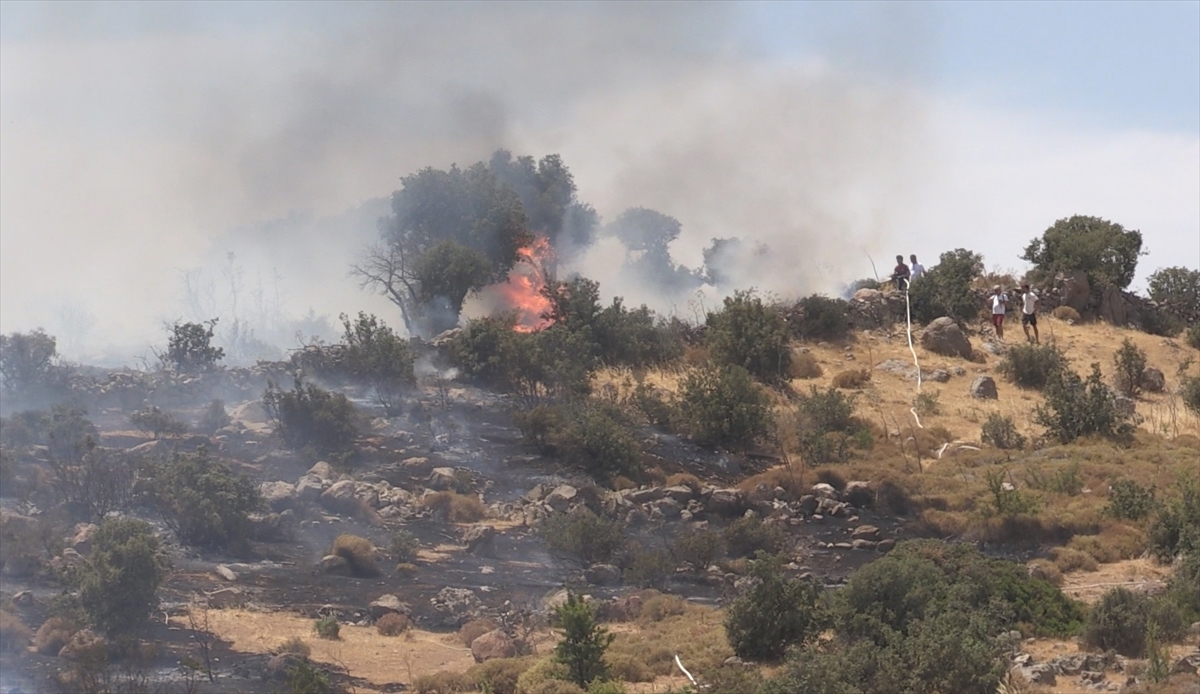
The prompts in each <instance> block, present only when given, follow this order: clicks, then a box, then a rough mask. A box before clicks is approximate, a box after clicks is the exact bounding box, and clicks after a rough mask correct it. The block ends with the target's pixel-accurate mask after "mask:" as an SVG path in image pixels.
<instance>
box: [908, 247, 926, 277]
mask: <svg viewBox="0 0 1200 694" xmlns="http://www.w3.org/2000/svg"><path fill="white" fill-rule="evenodd" d="M908 259H909V260H911V261H912V268H911V269H910V270H909V272H910V273H911V274H910V275H909V278H908V281H909V283H910V284H911V283H913V282H916V281H917V278H918V277H920V276H921V275H924V274H925V266H924V265H922V264H920V263H918V262H917V256H916V254H915V253H914V254H913V255H910V256H908Z"/></svg>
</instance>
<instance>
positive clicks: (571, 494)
mask: <svg viewBox="0 0 1200 694" xmlns="http://www.w3.org/2000/svg"><path fill="white" fill-rule="evenodd" d="M578 498H579V490H578V489H576V488H575V487H572V486H571V485H569V484H560V485H558V486H557V487H555V488H554V491H552V492H550V493H549V494H547V495H546V504H547V505H548V506H549V507H550V508H552V509H554V510H555V511H560V512H561V511H566V510H567V509H568V508H570V507H571V504H573V503H574V502H575V501H576V500H577V499H578Z"/></svg>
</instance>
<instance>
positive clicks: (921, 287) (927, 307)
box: [908, 248, 983, 323]
mask: <svg viewBox="0 0 1200 694" xmlns="http://www.w3.org/2000/svg"><path fill="white" fill-rule="evenodd" d="M981 272H983V257H982V256H980V255H979V254H978V253H972V252H971V251H968V250H966V249H964V248H956V249H954V250H952V251H947V252H945V253H943V254H942V255H941V257H940V258H939V259H938V264H937V265H934V266H933V267H931V268H928V269H927V270H926V271H925V274H924V275H921V281H919V282H913V284H912V286H910V287H909V289H908V298H909V303H910V306H911V310H912V317H913V320H914V321H915V322H918V323H929V322H930V321H933V320H934V319H937V318H940V317H942V316H949V317H950V318H953V319H955V320H958V321H964V322H966V321H970V320H972V319H973V318H974V317H975V316H976V314H978V313H979V303H978V302H977V301H976V300H975V297H974V295H973V294H972V293H971V282H972V281H973V280H974V279H975V278H976V277H978V276H979V274H980V273H981Z"/></svg>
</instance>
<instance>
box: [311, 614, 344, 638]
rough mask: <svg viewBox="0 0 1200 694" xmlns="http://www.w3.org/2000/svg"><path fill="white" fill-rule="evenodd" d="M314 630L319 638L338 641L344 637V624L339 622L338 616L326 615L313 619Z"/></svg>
mask: <svg viewBox="0 0 1200 694" xmlns="http://www.w3.org/2000/svg"><path fill="white" fill-rule="evenodd" d="M313 632H314V633H316V635H317V638H322V639H326V640H329V641H337V640H339V639H341V638H342V625H341V624H338V620H337V617H334V616H333V615H326V616H324V617H319V618H317V619H315V620H313Z"/></svg>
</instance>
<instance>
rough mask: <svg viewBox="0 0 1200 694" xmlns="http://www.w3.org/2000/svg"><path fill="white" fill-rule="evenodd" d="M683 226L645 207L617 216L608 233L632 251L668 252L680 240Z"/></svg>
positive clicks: (677, 221)
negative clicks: (673, 243) (670, 246)
mask: <svg viewBox="0 0 1200 694" xmlns="http://www.w3.org/2000/svg"><path fill="white" fill-rule="evenodd" d="M682 228H683V225H682V224H680V223H679V220H677V219H675V218H674V217H670V216H668V215H665V214H663V213H662V212H658V211H655V210H651V209H647V208H645V207H631V208H629V209H628V210H625V211H624V212H622V213H621V214H619V215H618V216H617V218H616V219H614V220H613V221H612V223H611V224H609V225H608V227H607V232H608V233H609V234H612V235H613V236H616V237H617V238H619V239H621V242H622V243H624V244H625V247H626V248H628V249H629V250H631V251H655V250H660V249H661V250H666V247H667V244H669V243H671V242H672V241H674V240H675V239H677V238H679V232H680V231H681V230H682Z"/></svg>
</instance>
